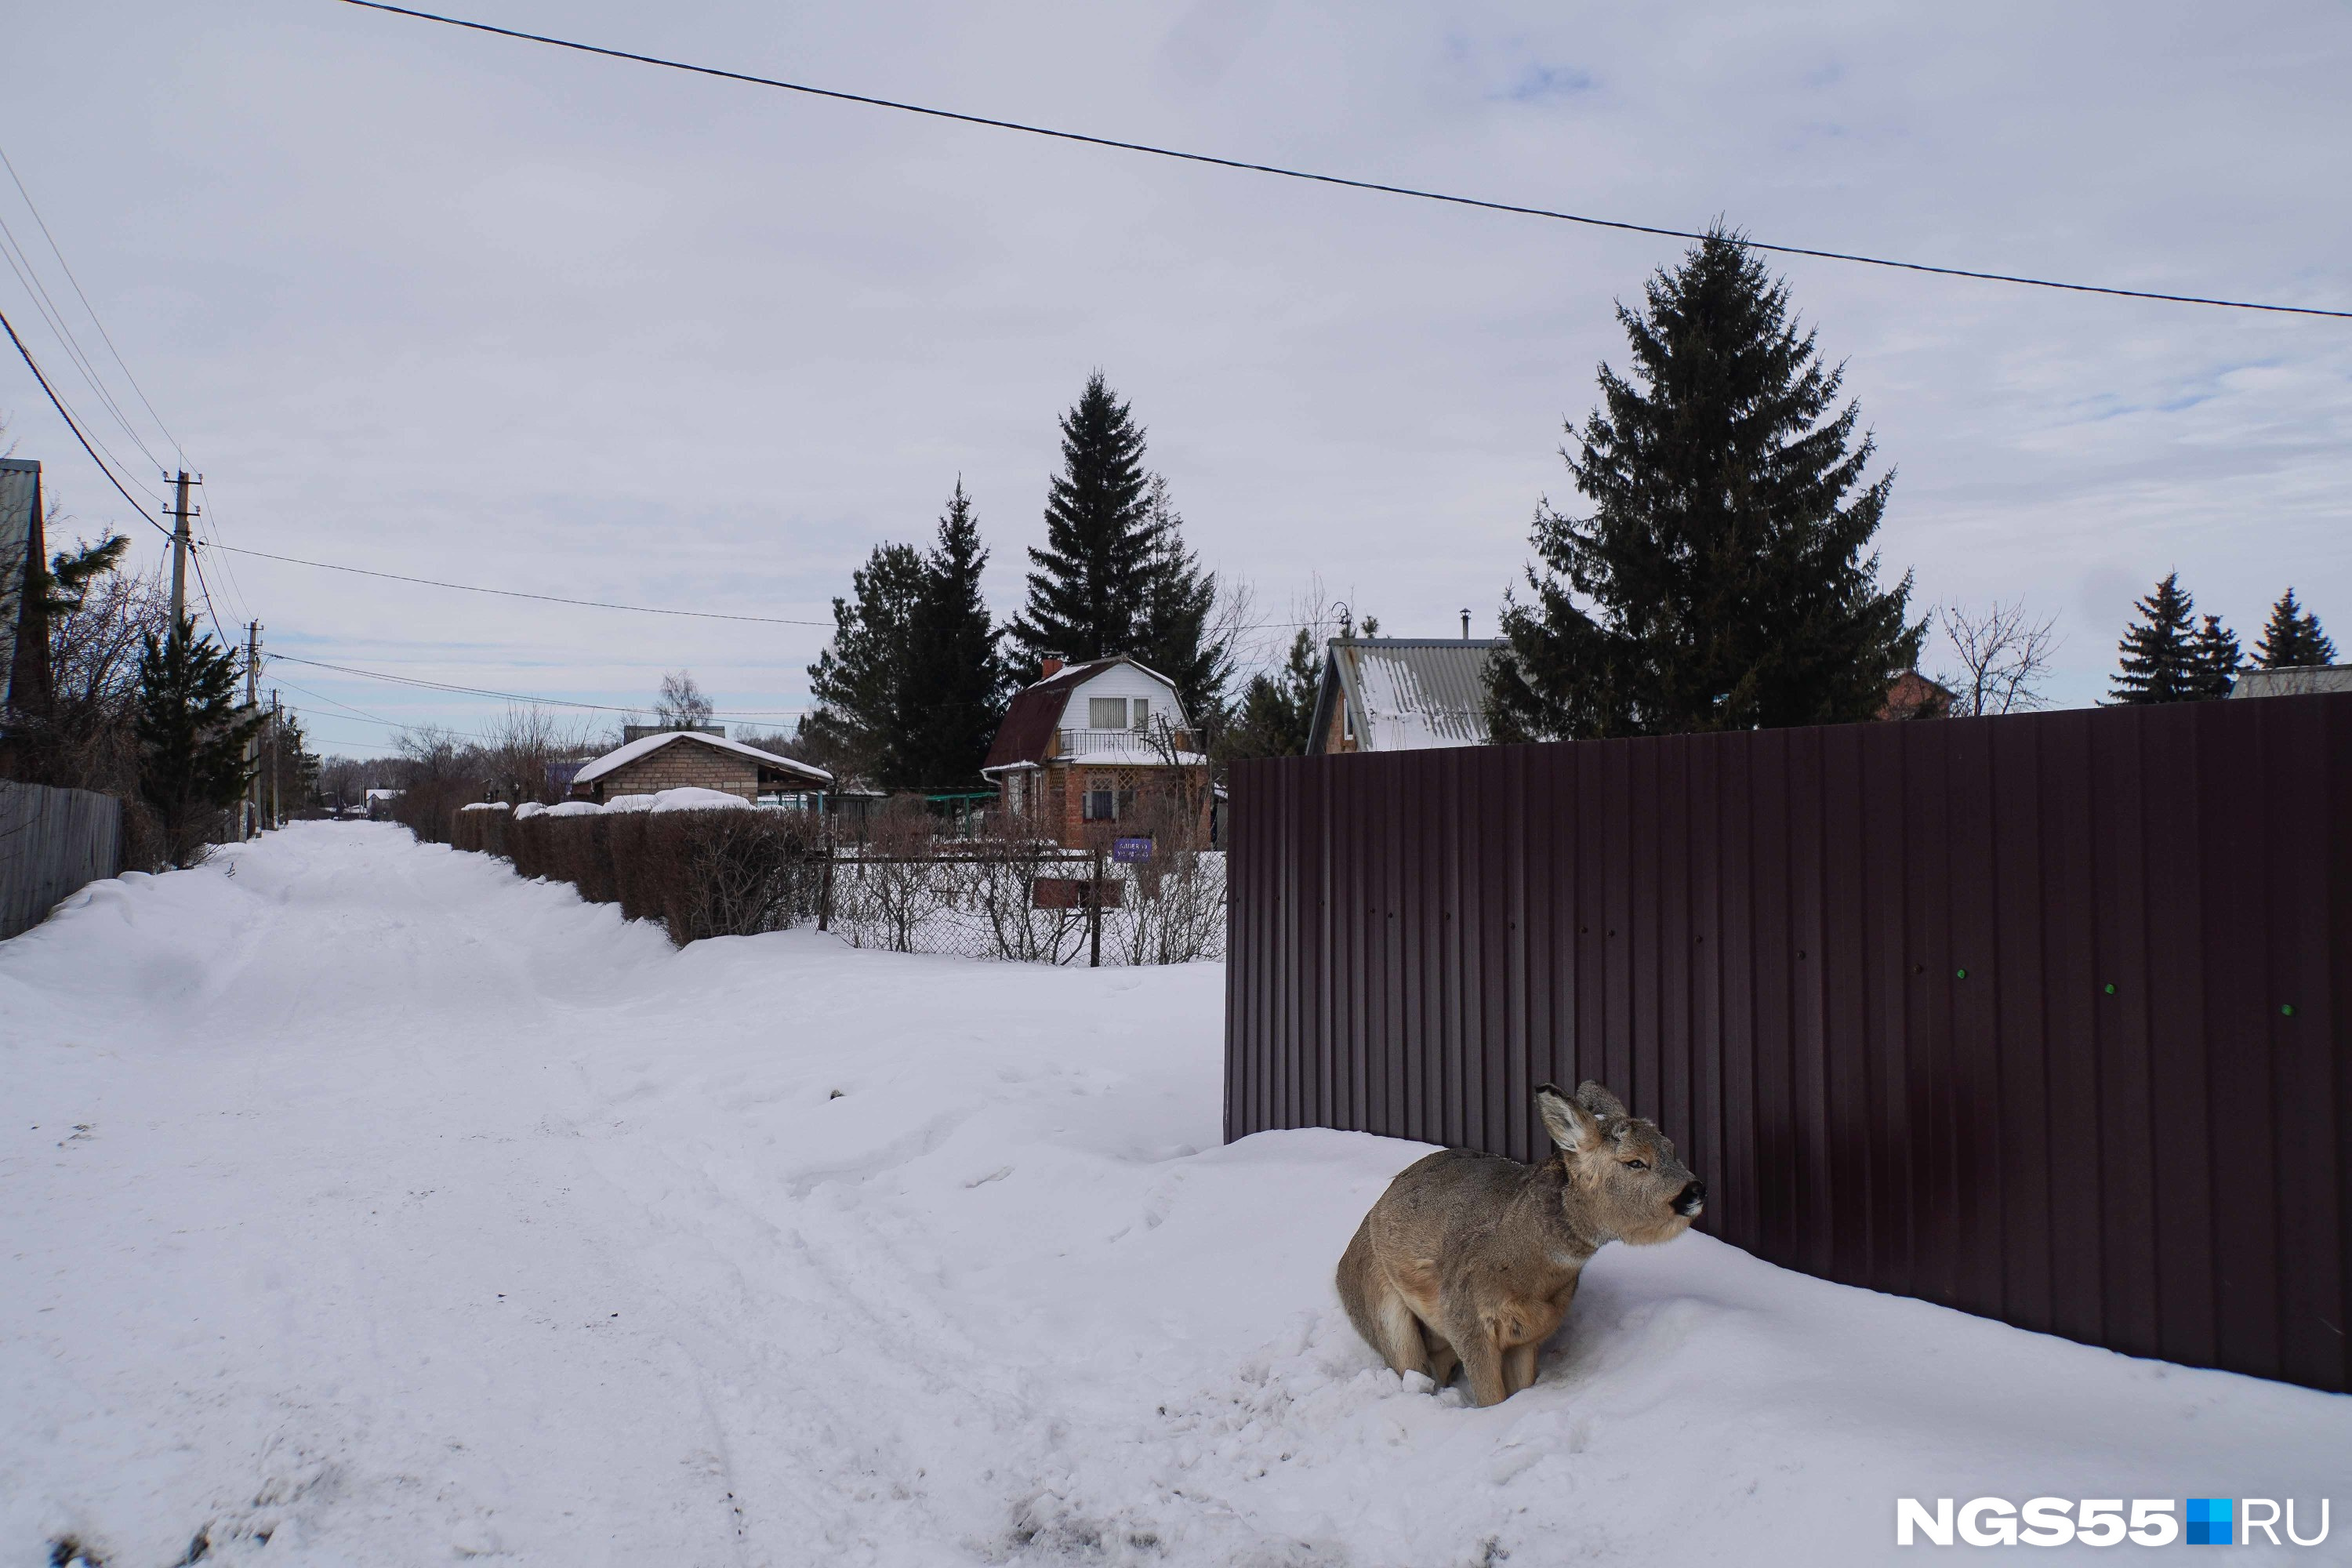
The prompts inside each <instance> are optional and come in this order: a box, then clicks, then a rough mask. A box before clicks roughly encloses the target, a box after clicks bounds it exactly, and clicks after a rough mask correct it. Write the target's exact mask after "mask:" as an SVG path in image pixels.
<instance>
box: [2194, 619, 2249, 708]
mask: <svg viewBox="0 0 2352 1568" xmlns="http://www.w3.org/2000/svg"><path fill="white" fill-rule="evenodd" d="M2190 651H2191V653H2192V654H2193V655H2194V656H2195V658H2196V664H2197V695H2198V697H2199V699H2200V700H2210V699H2212V698H2217V697H2227V696H2228V695H2230V689H2231V687H2233V686H2235V685H2237V684H2238V668H2239V657H2238V634H2237V633H2235V632H2233V631H2231V629H2230V628H2229V627H2227V626H2223V625H2222V624H2221V616H2206V617H2205V624H2204V625H2203V626H2200V627H2199V628H2198V630H2197V640H2196V642H2195V643H2194V644H2193V645H2192V646H2191V649H2190Z"/></svg>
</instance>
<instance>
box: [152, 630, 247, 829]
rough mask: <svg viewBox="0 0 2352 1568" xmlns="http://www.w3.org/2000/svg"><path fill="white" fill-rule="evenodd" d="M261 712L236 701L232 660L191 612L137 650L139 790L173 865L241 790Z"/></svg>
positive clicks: (235, 799)
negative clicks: (249, 745) (205, 633)
mask: <svg viewBox="0 0 2352 1568" xmlns="http://www.w3.org/2000/svg"><path fill="white" fill-rule="evenodd" d="M262 722H263V716H262V715H261V714H260V713H258V712H257V711H248V710H245V709H244V708H243V707H242V706H241V705H240V704H239V703H238V701H237V700H236V659H235V658H234V657H232V656H231V655H230V654H229V653H228V651H227V650H226V649H225V648H223V647H220V645H218V644H217V643H215V642H214V641H213V639H212V638H211V637H199V636H197V635H196V624H195V620H194V617H193V616H190V617H187V618H184V619H183V620H182V621H181V623H180V624H179V625H178V626H174V627H173V630H172V635H170V636H169V637H164V638H163V639H162V640H161V641H158V640H157V638H156V637H154V636H153V634H152V633H150V634H147V635H145V636H144V637H142V646H141V648H140V652H139V706H138V710H137V713H136V716H135V717H134V719H133V721H132V724H133V730H134V732H135V733H136V734H137V736H138V740H139V752H140V764H139V793H140V795H141V796H142V798H143V799H144V800H145V801H146V802H147V804H148V805H150V806H152V808H153V809H154V812H155V816H156V817H157V819H158V821H159V823H160V825H161V826H162V828H163V841H164V850H165V853H166V855H167V856H168V857H169V858H170V859H171V861H172V863H173V865H175V866H188V865H193V864H194V862H195V861H196V860H197V859H198V858H201V857H202V855H203V853H204V847H205V837H206V834H207V832H208V830H209V829H210V828H211V827H212V826H213V824H214V822H215V820H216V819H217V818H218V816H219V815H220V813H222V812H224V811H226V810H227V809H228V808H229V807H230V806H232V805H236V802H237V798H238V797H239V796H240V795H244V793H245V786H246V784H247V783H248V782H250V781H251V779H252V777H253V770H252V769H251V768H250V767H249V766H247V763H246V760H245V746H246V742H247V741H249V740H251V739H252V738H253V736H254V734H255V733H256V732H257V731H259V730H260V728H261V726H262Z"/></svg>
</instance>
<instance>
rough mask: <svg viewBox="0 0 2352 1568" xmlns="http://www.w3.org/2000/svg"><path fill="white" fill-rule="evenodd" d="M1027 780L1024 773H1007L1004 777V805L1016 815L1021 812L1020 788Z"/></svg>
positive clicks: (1021, 791)
mask: <svg viewBox="0 0 2352 1568" xmlns="http://www.w3.org/2000/svg"><path fill="white" fill-rule="evenodd" d="M1027 780H1028V775H1027V774H1025V773H1007V774H1006V775H1005V777H1004V805H1005V806H1006V808H1007V809H1008V810H1010V811H1012V812H1013V813H1014V814H1016V815H1017V814H1018V813H1019V812H1020V810H1021V796H1022V794H1023V789H1022V786H1023V784H1025V783H1026V782H1027Z"/></svg>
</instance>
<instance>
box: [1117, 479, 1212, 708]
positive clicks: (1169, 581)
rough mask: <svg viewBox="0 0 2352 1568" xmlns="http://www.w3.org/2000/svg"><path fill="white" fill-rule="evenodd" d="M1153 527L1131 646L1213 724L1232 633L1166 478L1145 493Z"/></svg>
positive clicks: (1150, 486)
mask: <svg viewBox="0 0 2352 1568" xmlns="http://www.w3.org/2000/svg"><path fill="white" fill-rule="evenodd" d="M1145 510H1146V515H1147V517H1148V518H1149V520H1150V525H1151V547H1150V549H1151V553H1150V570H1149V574H1148V575H1147V576H1146V578H1145V581H1144V584H1143V613H1142V615H1141V616H1140V617H1139V622H1138V625H1137V626H1136V632H1135V646H1134V647H1133V649H1132V650H1131V651H1132V652H1133V653H1134V654H1135V657H1136V658H1139V659H1141V660H1142V661H1143V662H1144V663H1145V664H1147V665H1149V666H1150V668H1153V669H1156V670H1158V671H1159V672H1160V674H1162V675H1164V676H1166V677H1167V678H1168V679H1170V680H1171V681H1172V682H1174V683H1175V686H1176V695H1177V697H1178V698H1179V699H1180V700H1182V702H1183V704H1184V711H1185V713H1186V715H1187V716H1188V717H1190V718H1191V719H1192V722H1193V724H1194V726H1195V727H1201V726H1209V727H1215V726H1216V725H1217V724H1218V721H1220V719H1221V718H1222V717H1223V709H1224V703H1225V686H1226V683H1227V682H1229V681H1230V680H1232V679H1233V673H1234V657H1233V638H1232V636H1231V634H1230V633H1222V634H1221V633H1220V631H1219V630H1218V628H1217V626H1216V625H1215V622H1216V616H1217V579H1216V574H1214V573H1212V572H1209V571H1206V570H1204V569H1203V568H1202V565H1201V560H1200V557H1199V556H1197V555H1195V554H1193V553H1192V551H1191V550H1190V549H1189V548H1187V547H1186V545H1185V543H1184V519H1183V517H1182V516H1181V514H1179V513H1178V511H1177V510H1176V506H1175V503H1174V502H1173V501H1172V500H1170V499H1169V494H1168V481H1167V479H1164V478H1162V477H1161V476H1160V475H1158V474H1154V475H1152V476H1151V479H1150V485H1149V487H1148V488H1147V489H1146V492H1145Z"/></svg>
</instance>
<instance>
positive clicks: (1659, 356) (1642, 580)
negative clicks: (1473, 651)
mask: <svg viewBox="0 0 2352 1568" xmlns="http://www.w3.org/2000/svg"><path fill="white" fill-rule="evenodd" d="M1645 295H1646V299H1645V308H1644V309H1643V310H1640V311H1638V312H1637V311H1634V310H1628V309H1626V308H1625V307H1624V306H1622V305H1620V306H1619V307H1618V310H1617V319H1618V321H1620V322H1621V323H1622V325H1623V327H1624V329H1625V335H1626V338H1627V340H1628V342H1629V345H1630V348H1631V351H1632V356H1633V374H1634V377H1635V378H1637V380H1628V379H1624V378H1621V377H1620V376H1619V375H1618V374H1616V373H1615V372H1614V371H1613V370H1612V369H1610V368H1609V367H1608V366H1606V365H1603V366H1602V367H1601V398H1602V404H1603V406H1602V407H1601V408H1598V409H1595V410H1594V411H1593V413H1592V414H1591V416H1590V417H1588V418H1587V419H1586V421H1585V424H1584V428H1583V429H1582V431H1581V432H1578V431H1576V430H1575V429H1574V428H1573V427H1571V428H1570V439H1571V441H1572V442H1573V443H1574V449H1572V450H1567V451H1564V452H1563V453H1562V456H1564V457H1565V458H1567V460H1568V466H1569V470H1570V473H1571V474H1573V475H1574V477H1575V479H1576V487H1577V489H1579V490H1580V491H1581V492H1582V493H1583V495H1584V496H1585V498H1586V500H1588V501H1589V502H1590V503H1591V513H1590V515H1589V516H1585V517H1580V518H1579V517H1570V516H1566V515H1563V514H1561V513H1559V512H1555V511H1553V510H1551V509H1550V507H1549V505H1546V506H1544V507H1542V508H1540V509H1539V510H1538V511H1537V514H1536V523H1535V530H1534V535H1533V543H1534V546H1535V550H1536V553H1537V554H1538V556H1539V557H1540V558H1541V561H1542V564H1543V566H1544V568H1545V571H1544V572H1543V573H1542V574H1540V575H1538V573H1537V571H1536V570H1535V568H1534V567H1532V566H1531V567H1530V568H1529V569H1528V586H1529V587H1530V588H1531V589H1532V590H1533V592H1534V595H1535V597H1534V602H1533V603H1532V604H1519V603H1517V602H1516V601H1507V603H1506V605H1505V608H1504V612H1503V630H1504V633H1505V635H1506V636H1507V637H1508V639H1509V642H1510V647H1509V649H1508V651H1507V656H1506V657H1504V658H1497V659H1496V660H1495V663H1494V669H1495V677H1494V680H1493V684H1492V687H1491V689H1490V693H1489V710H1490V717H1491V719H1492V721H1493V726H1494V730H1495V733H1496V739H1498V740H1506V739H1538V738H1546V737H1587V736H1609V735H1651V734H1673V733H1679V732H1685V731H1705V730H1727V729H1748V728H1753V727H1770V726H1777V725H1786V724H1815V723H1829V722H1835V721H1845V720H1859V719H1867V718H1869V717H1871V716H1872V715H1873V714H1874V713H1875V712H1876V711H1877V710H1878V708H1879V706H1880V704H1881V703H1882V702H1883V701H1884V700H1885V695H1886V689H1887V687H1888V685H1889V683H1890V682H1892V681H1893V679H1895V676H1896V675H1898V674H1900V673H1901V672H1902V671H1903V670H1905V669H1907V668H1911V667H1912V666H1913V665H1914V664H1915V663H1916V661H1917V658H1918V654H1919V647H1920V642H1921V640H1922V638H1923V637H1925V635H1926V622H1925V621H1924V620H1921V621H1919V622H1916V623H1914V622H1912V621H1910V620H1909V619H1908V616H1907V608H1908V601H1909V596H1910V591H1911V578H1910V575H1909V574H1907V573H1906V574H1905V575H1904V577H1903V579H1902V581H1901V582H1900V583H1898V584H1895V586H1894V588H1893V589H1891V590H1888V591H1881V589H1880V588H1879V586H1878V556H1877V555H1876V554H1875V553H1865V552H1866V551H1868V549H1869V546H1870V542H1871V540H1872V537H1873V536H1874V534H1875V533H1876V532H1877V530H1878V525H1879V521H1880V519H1881V518H1882V517H1883V516H1884V514H1885V510H1886V498H1887V493H1888V489H1889V488H1890V486H1891V485H1892V483H1893V476H1892V475H1891V474H1889V475H1882V476H1881V477H1880V478H1878V479H1875V480H1873V481H1870V482H1867V483H1865V482H1864V468H1866V467H1867V466H1868V465H1869V462H1870V459H1871V458H1872V457H1873V456H1874V451H1875V447H1874V441H1873V438H1872V437H1870V435H1869V434H1868V433H1867V432H1863V433H1861V434H1860V435H1859V437H1858V438H1857V431H1856V421H1857V418H1858V415H1859V407H1858V405H1854V404H1851V403H1849V404H1847V405H1845V406H1844V407H1843V408H1837V407H1835V404H1836V402H1837V399H1838V396H1839V393H1840V389H1841V386H1842V384H1843V372H1842V371H1841V370H1839V369H1838V368H1836V367H1832V366H1826V365H1824V364H1822V363H1821V359H1820V355H1819V352H1818V350H1817V348H1816V346H1815V342H1814V334H1813V333H1811V332H1805V333H1803V334H1802V335H1800V334H1799V331H1798V328H1797V326H1796V325H1795V323H1794V322H1793V321H1791V319H1790V310H1789V295H1788V289H1787V287H1786V285H1785V284H1782V283H1780V282H1777V281H1775V280H1774V279H1772V278H1771V277H1770V276H1769V273H1768V272H1767V271H1766V270H1765V268H1764V265H1763V263H1762V262H1761V261H1760V260H1759V259H1758V258H1757V257H1756V256H1755V255H1754V254H1753V253H1751V252H1750V251H1749V250H1748V248H1747V247H1746V246H1745V245H1744V244H1743V243H1742V242H1741V241H1740V240H1739V239H1738V237H1735V236H1733V235H1731V234H1728V233H1726V232H1724V231H1722V230H1720V229H1718V230H1717V231H1715V232H1713V233H1711V234H1710V235H1709V236H1708V237H1706V239H1705V240H1704V241H1702V242H1701V243H1700V244H1699V245H1698V246H1697V247H1695V248H1694V249H1692V250H1691V251H1690V252H1689V253H1688V254H1687V255H1686V256H1685V258H1683V261H1682V264H1681V265H1680V266H1679V267H1678V268H1675V269H1674V270H1673V271H1665V270H1663V269H1662V270H1660V271H1659V272H1658V273H1657V274H1656V275H1655V276H1654V277H1653V278H1652V279H1650V280H1649V283H1648V285H1647V287H1646V289H1645ZM1637 382H1638V384H1637Z"/></svg>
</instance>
